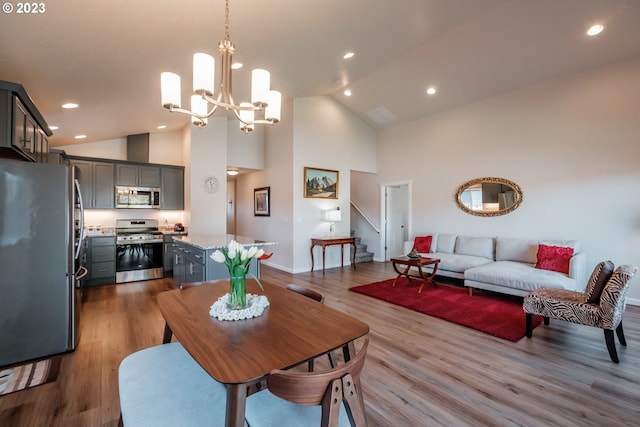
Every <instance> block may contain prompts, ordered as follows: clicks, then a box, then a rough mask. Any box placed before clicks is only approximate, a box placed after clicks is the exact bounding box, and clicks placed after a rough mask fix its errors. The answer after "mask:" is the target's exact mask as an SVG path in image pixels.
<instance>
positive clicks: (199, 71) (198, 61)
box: [193, 53, 216, 96]
mask: <svg viewBox="0 0 640 427" xmlns="http://www.w3.org/2000/svg"><path fill="white" fill-rule="evenodd" d="M215 63H216V62H215V60H214V59H213V56H211V55H207V54H206V53H195V54H194V55H193V93H202V92H203V91H204V92H205V93H206V94H207V95H209V96H212V95H213V84H214V81H215Z"/></svg>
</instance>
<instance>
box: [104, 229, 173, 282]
mask: <svg viewBox="0 0 640 427" xmlns="http://www.w3.org/2000/svg"><path fill="white" fill-rule="evenodd" d="M162 273H163V270H162V232H160V231H159V229H158V220H155V219H118V220H116V283H124V282H135V281H138V280H151V279H160V278H162Z"/></svg>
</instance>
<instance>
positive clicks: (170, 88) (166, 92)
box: [160, 72, 181, 109]
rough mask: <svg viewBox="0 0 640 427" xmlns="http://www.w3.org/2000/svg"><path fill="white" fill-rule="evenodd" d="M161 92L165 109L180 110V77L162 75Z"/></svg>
mask: <svg viewBox="0 0 640 427" xmlns="http://www.w3.org/2000/svg"><path fill="white" fill-rule="evenodd" d="M160 91H161V98H162V106H163V107H165V108H169V109H171V108H180V105H181V102H180V97H181V94H180V76H179V75H177V74H175V73H167V72H165V73H162V74H160Z"/></svg>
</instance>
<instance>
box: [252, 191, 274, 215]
mask: <svg viewBox="0 0 640 427" xmlns="http://www.w3.org/2000/svg"><path fill="white" fill-rule="evenodd" d="M270 199H271V187H262V188H255V189H254V190H253V215H254V216H270V215H271V200H270Z"/></svg>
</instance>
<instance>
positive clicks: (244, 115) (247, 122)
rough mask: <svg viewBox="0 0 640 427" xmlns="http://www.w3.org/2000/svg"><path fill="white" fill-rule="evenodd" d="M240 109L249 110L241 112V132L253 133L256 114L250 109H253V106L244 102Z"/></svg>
mask: <svg viewBox="0 0 640 427" xmlns="http://www.w3.org/2000/svg"><path fill="white" fill-rule="evenodd" d="M240 107H244V108H247V109H246V110H240V120H241V121H240V130H242V131H243V132H245V133H247V132H251V131H252V130H253V119H254V114H253V110H251V109H250V108H251V107H253V105H251V104H250V103H249V102H242V103H240ZM243 122H244V123H243Z"/></svg>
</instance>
